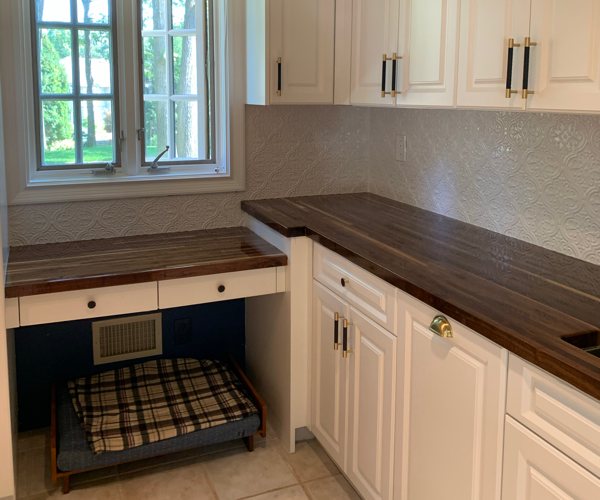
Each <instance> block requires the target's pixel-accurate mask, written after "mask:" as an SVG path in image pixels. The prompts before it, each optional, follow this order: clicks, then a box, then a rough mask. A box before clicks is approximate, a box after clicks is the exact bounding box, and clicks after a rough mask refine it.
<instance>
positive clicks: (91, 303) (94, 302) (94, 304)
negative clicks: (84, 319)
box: [87, 300, 96, 309]
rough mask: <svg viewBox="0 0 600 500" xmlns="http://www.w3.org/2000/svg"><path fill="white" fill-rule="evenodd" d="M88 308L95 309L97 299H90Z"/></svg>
mask: <svg viewBox="0 0 600 500" xmlns="http://www.w3.org/2000/svg"><path fill="white" fill-rule="evenodd" d="M87 306H88V309H95V308H96V301H95V300H90V301H89V302H88V303H87Z"/></svg>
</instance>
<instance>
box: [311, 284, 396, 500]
mask: <svg viewBox="0 0 600 500" xmlns="http://www.w3.org/2000/svg"><path fill="white" fill-rule="evenodd" d="M336 339H337V341H338V342H337V345H336V343H335V340H336ZM344 346H345V347H346V350H345V349H344ZM344 353H346V355H344ZM311 366H312V368H311V377H312V398H311V399H312V405H311V406H312V418H311V421H312V423H311V430H312V432H313V434H314V435H315V437H316V438H317V439H318V440H319V442H320V443H321V445H322V446H323V448H324V449H325V450H326V451H327V453H328V454H329V455H330V456H331V457H332V458H333V460H335V462H336V463H337V464H338V466H339V467H340V468H341V469H342V470H343V471H344V472H345V473H346V475H347V476H348V478H349V479H350V480H351V481H352V483H353V484H354V487H355V488H356V489H357V490H358V491H359V493H360V494H361V495H362V496H363V497H364V498H368V499H390V498H392V487H393V486H392V476H393V429H394V411H395V404H394V398H395V371H396V338H395V337H394V335H392V334H391V333H389V332H387V331H386V330H384V329H383V328H381V327H380V326H379V325H377V324H376V323H375V322H374V321H372V320H370V319H369V318H367V317H366V316H365V315H363V314H362V313H360V312H359V311H358V310H356V309H354V308H352V307H350V306H349V305H348V303H347V302H345V301H344V300H342V299H341V298H340V297H338V296H337V295H336V294H335V293H333V292H332V291H330V290H328V289H327V288H325V287H324V286H323V285H321V284H320V283H318V282H317V281H314V287H313V336H312V365H311Z"/></svg>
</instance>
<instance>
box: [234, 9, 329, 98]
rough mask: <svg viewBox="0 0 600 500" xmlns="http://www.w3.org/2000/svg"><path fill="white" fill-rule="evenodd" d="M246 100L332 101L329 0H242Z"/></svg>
mask: <svg viewBox="0 0 600 500" xmlns="http://www.w3.org/2000/svg"><path fill="white" fill-rule="evenodd" d="M246 9H247V32H246V37H247V74H248V85H247V94H248V96H247V98H248V103H250V104H333V74H334V39H335V0H302V1H301V2H299V1H297V0H262V1H260V0H250V1H248V2H247V7H246Z"/></svg>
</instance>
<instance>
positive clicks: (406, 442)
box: [394, 292, 507, 500]
mask: <svg viewBox="0 0 600 500" xmlns="http://www.w3.org/2000/svg"><path fill="white" fill-rule="evenodd" d="M399 294H401V295H400V298H399V301H398V306H399V318H400V321H401V322H402V323H403V324H402V325H400V328H399V330H398V331H399V332H404V335H405V341H404V344H399V355H398V398H397V399H398V402H399V404H398V405H397V411H398V416H397V419H396V455H395V457H396V475H395V478H394V484H395V492H394V497H395V498H396V499H402V500H432V499H437V498H448V499H461V500H463V499H465V500H467V499H472V500H476V499H499V498H500V486H501V485H500V467H501V463H502V441H503V424H504V411H505V394H506V393H505V388H506V364H507V352H506V351H505V350H504V349H502V348H501V347H499V346H497V345H496V344H494V343H492V342H490V341H489V340H487V339H485V338H484V337H482V336H481V335H479V334H477V333H475V332H473V331H471V330H469V329H468V328H466V327H464V326H462V325H460V324H459V323H456V322H454V321H449V322H448V323H445V322H443V321H441V322H440V321H438V324H437V326H438V328H437V329H438V330H440V328H439V327H440V326H442V327H443V328H442V329H441V330H442V332H445V333H447V329H445V328H447V326H448V325H449V326H450V327H451V328H452V337H442V336H439V335H437V334H436V333H434V332H433V331H432V329H435V326H436V325H435V324H432V321H433V319H434V318H435V317H436V315H437V313H436V311H435V310H433V309H431V308H430V307H429V306H427V305H425V304H423V303H422V302H419V301H417V300H415V299H413V298H412V297H409V296H408V295H405V294H403V293H401V292H399ZM446 321H447V320H446ZM430 327H431V328H430Z"/></svg>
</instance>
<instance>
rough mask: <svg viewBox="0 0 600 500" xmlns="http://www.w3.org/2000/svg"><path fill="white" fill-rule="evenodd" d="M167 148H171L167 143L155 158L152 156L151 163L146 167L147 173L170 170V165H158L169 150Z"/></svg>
mask: <svg viewBox="0 0 600 500" xmlns="http://www.w3.org/2000/svg"><path fill="white" fill-rule="evenodd" d="M169 149H171V148H170V147H169V146H168V145H167V146H165V149H163V150H162V151H161V152H160V153H158V155H157V156H156V158H154V160H152V163H151V164H150V166H149V167H148V173H149V174H156V173H159V172H167V171H169V170H171V167H159V166H158V162H159V161H160V159H161V158H162V157H163V156H164V155H165V154H166V153H167V151H169Z"/></svg>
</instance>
